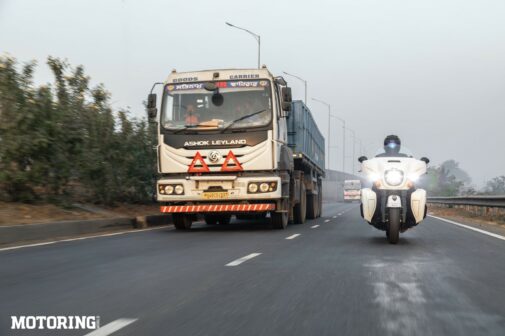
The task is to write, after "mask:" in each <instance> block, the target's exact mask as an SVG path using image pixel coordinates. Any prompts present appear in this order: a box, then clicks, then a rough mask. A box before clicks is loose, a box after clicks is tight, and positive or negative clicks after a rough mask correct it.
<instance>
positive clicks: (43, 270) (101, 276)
mask: <svg viewBox="0 0 505 336" xmlns="http://www.w3.org/2000/svg"><path fill="white" fill-rule="evenodd" d="M12 315H15V316H19V315H25V316H26V315H43V316H52V315H72V316H81V315H90V316H100V326H101V328H100V329H97V330H95V331H93V330H79V331H68V330H66V331H60V332H58V331H53V330H34V331H13V330H10V327H11V316H12ZM11 334H12V335H86V334H89V335H93V336H96V335H109V334H113V335H132V336H133V335H135V336H137V335H220V336H221V335H251V336H258V335H289V336H291V335H501V336H502V335H505V240H502V239H499V237H492V236H489V235H485V234H483V233H479V232H475V231H472V230H469V229H466V228H463V227H460V226H457V225H454V224H451V223H448V222H444V221H441V220H438V219H434V218H427V219H426V221H425V222H423V223H421V224H420V225H419V226H418V227H416V228H414V229H413V230H410V231H408V232H406V233H405V234H403V235H402V236H401V238H400V242H399V244H398V245H390V244H388V243H387V242H386V239H385V234H384V233H383V232H381V231H377V230H375V229H374V228H372V227H371V226H369V225H368V224H367V223H365V222H364V221H363V220H362V219H361V217H360V216H359V208H358V205H357V204H342V203H335V204H325V207H324V216H323V217H322V218H320V219H317V220H313V221H307V223H306V224H303V225H290V226H289V227H288V229H287V230H282V231H272V230H270V229H269V227H268V226H267V225H266V224H263V223H261V222H258V223H254V222H247V221H241V222H239V223H237V224H233V225H229V226H206V225H205V224H202V223H198V224H196V225H195V226H194V229H193V230H191V231H190V232H178V231H175V230H174V229H173V228H172V227H163V228H156V229H153V230H147V231H142V232H135V233H127V234H122V235H115V236H109V237H99V238H91V239H84V240H76V241H68V242H61V243H56V244H51V245H42V246H34V247H26V248H20V249H14V250H1V251H0V335H11Z"/></svg>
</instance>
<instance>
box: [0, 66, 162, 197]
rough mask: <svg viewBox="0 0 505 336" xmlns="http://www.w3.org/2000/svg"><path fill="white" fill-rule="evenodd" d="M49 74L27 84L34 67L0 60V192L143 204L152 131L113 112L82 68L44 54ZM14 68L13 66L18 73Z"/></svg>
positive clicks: (151, 167) (150, 179)
mask: <svg viewBox="0 0 505 336" xmlns="http://www.w3.org/2000/svg"><path fill="white" fill-rule="evenodd" d="M47 64H48V66H49V68H50V69H51V71H52V73H53V75H54V82H53V83H51V84H49V85H41V86H35V85H34V83H33V80H32V78H33V71H34V69H35V63H34V62H31V63H28V64H25V65H23V66H21V67H20V66H19V65H18V64H17V62H16V60H15V59H13V58H11V57H6V56H3V57H0V190H1V195H2V196H3V197H4V198H6V199H7V200H10V201H22V202H34V201H58V202H68V201H76V200H78V201H88V202H95V203H103V204H112V203H115V202H146V201H150V200H151V196H152V191H153V187H154V183H155V174H156V172H155V171H156V155H155V152H154V150H153V146H154V144H155V132H154V129H153V127H152V126H151V125H149V124H147V123H146V122H145V121H144V120H137V119H134V118H131V117H130V116H129V112H128V111H127V110H120V111H113V110H112V108H111V107H110V103H109V93H108V92H107V91H106V90H105V88H104V87H103V86H102V85H99V86H97V87H94V88H90V87H89V81H90V78H89V77H88V76H86V75H85V74H84V69H83V67H82V66H78V67H71V66H70V65H69V64H68V63H66V62H65V61H62V60H60V59H57V58H52V57H49V58H48V60H47ZM18 68H20V69H18Z"/></svg>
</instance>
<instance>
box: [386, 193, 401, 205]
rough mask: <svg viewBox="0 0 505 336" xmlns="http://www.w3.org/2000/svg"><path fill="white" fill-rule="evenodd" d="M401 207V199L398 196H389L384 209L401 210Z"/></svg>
mask: <svg viewBox="0 0 505 336" xmlns="http://www.w3.org/2000/svg"><path fill="white" fill-rule="evenodd" d="M401 207H402V199H401V198H400V196H396V195H389V197H388V201H387V203H386V208H401Z"/></svg>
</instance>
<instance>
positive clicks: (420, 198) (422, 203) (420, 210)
mask: <svg viewBox="0 0 505 336" xmlns="http://www.w3.org/2000/svg"><path fill="white" fill-rule="evenodd" d="M410 207H411V209H412V213H413V214H414V218H415V220H416V223H419V222H420V221H422V220H423V219H424V217H425V213H424V212H425V210H426V190H424V189H417V190H416V191H414V192H413V193H412V195H411V196H410Z"/></svg>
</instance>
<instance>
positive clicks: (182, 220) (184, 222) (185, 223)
mask: <svg viewBox="0 0 505 336" xmlns="http://www.w3.org/2000/svg"><path fill="white" fill-rule="evenodd" d="M172 218H173V220H174V226H175V228H176V229H177V230H189V229H191V224H193V221H192V220H191V217H190V216H188V215H182V214H173V215H172Z"/></svg>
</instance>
